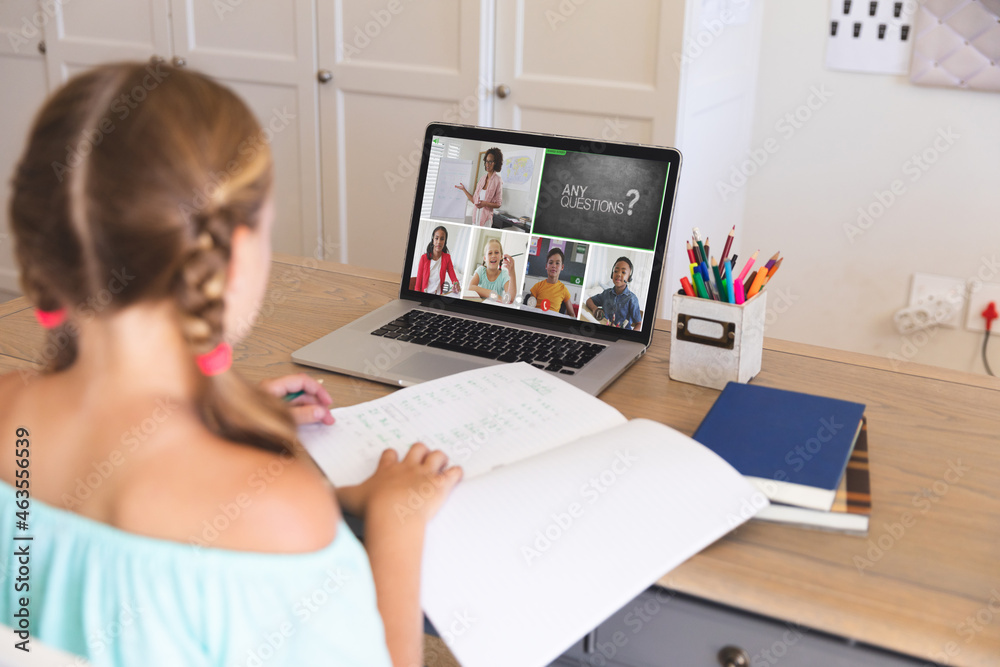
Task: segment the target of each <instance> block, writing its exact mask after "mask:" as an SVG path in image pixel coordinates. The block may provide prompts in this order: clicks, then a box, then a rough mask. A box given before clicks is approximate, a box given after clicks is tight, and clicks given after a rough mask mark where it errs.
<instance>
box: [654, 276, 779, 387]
mask: <svg viewBox="0 0 1000 667" xmlns="http://www.w3.org/2000/svg"><path fill="white" fill-rule="evenodd" d="M673 306H674V307H673V322H672V326H671V327H670V379H671V380H678V381H680V382H690V383H691V384H697V385H701V386H702V387H712V388H713V389H722V388H723V387H725V386H726V383H727V382H749V381H750V380H751V379H752V378H753V377H754V376H755V375H757V373H759V372H760V361H761V356H762V354H763V350H764V317H765V314H766V308H767V292H763V291H762V292H759V293H757V294H756V295H755V296H754V297H753V298H752V299H750V300H749V301H746V302H744V303H742V304H739V305H737V304H733V303H724V302H722V301H712V300H710V299H701V298H698V297H693V296H685V295H683V294H675V295H674V303H673Z"/></svg>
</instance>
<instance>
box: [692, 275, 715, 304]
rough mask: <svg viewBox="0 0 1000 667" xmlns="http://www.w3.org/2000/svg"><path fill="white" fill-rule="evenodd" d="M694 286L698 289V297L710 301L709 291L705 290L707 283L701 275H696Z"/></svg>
mask: <svg viewBox="0 0 1000 667" xmlns="http://www.w3.org/2000/svg"><path fill="white" fill-rule="evenodd" d="M694 284H695V287H697V288H698V296H700V297H701V298H702V299H710V298H711V297H710V296H709V295H708V292H707V290H706V289H705V281H704V280H703V279H702V277H701V273H695V274H694Z"/></svg>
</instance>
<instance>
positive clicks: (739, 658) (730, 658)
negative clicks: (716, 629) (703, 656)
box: [717, 646, 750, 667]
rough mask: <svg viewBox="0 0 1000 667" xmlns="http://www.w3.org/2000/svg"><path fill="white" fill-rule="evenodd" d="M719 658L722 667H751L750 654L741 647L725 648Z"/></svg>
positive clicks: (720, 652)
mask: <svg viewBox="0 0 1000 667" xmlns="http://www.w3.org/2000/svg"><path fill="white" fill-rule="evenodd" d="M717 657H718V658H719V664H720V665H722V667H750V654H749V653H747V652H746V651H745V650H743V649H741V648H740V647H739V646H725V647H723V648H722V649H721V650H720V651H719V655H718V656H717Z"/></svg>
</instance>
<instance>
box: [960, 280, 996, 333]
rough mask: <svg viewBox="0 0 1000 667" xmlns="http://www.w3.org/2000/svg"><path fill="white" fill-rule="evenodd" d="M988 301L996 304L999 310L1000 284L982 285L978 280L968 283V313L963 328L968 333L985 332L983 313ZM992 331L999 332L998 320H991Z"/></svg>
mask: <svg viewBox="0 0 1000 667" xmlns="http://www.w3.org/2000/svg"><path fill="white" fill-rule="evenodd" d="M990 301H993V302H995V303H996V304H997V310H1000V283H984V282H982V281H980V280H970V281H969V313H968V315H967V316H966V318H965V328H966V329H968V330H969V331H986V320H985V319H983V311H984V310H986V306H987V305H989V303H990ZM993 331H996V332H1000V320H993Z"/></svg>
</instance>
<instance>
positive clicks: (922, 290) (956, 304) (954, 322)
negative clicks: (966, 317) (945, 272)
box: [910, 273, 1000, 329]
mask: <svg viewBox="0 0 1000 667" xmlns="http://www.w3.org/2000/svg"><path fill="white" fill-rule="evenodd" d="M941 300H943V301H945V302H947V304H948V305H950V306H952V307H953V308H952V310H951V314H950V315H949V316H948V317H947V318H946V319H943V320H941V321H940V322H938V324H939V325H940V326H943V327H949V328H952V329H957V328H959V327H961V326H962V311H963V308H964V307H965V281H964V280H963V279H961V278H952V277H951V276H937V275H934V274H931V273H914V274H913V281H912V282H911V283H910V305H911V306H924V305H927V306H931V305H932V304H933V303H934V302H939V301H941ZM998 305H1000V304H998Z"/></svg>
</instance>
